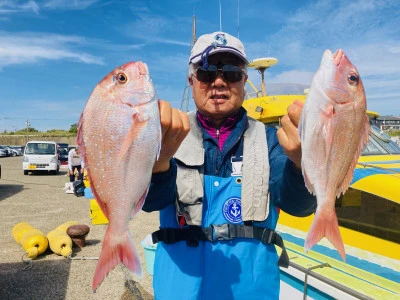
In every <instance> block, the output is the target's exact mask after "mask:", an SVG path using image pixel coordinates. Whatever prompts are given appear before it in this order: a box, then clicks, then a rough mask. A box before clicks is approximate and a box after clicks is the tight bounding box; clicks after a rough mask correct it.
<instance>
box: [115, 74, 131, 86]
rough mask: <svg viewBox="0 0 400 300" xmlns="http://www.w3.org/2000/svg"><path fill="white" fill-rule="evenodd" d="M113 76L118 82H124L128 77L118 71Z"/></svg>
mask: <svg viewBox="0 0 400 300" xmlns="http://www.w3.org/2000/svg"><path fill="white" fill-rule="evenodd" d="M115 78H116V79H117V81H118V82H119V83H122V84H124V83H126V82H127V80H128V77H126V75H125V74H124V73H118V74H117V76H115Z"/></svg>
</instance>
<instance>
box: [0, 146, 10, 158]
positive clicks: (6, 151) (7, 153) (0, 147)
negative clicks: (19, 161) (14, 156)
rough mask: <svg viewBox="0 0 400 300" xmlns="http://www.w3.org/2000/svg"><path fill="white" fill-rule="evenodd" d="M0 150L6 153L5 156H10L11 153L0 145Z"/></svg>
mask: <svg viewBox="0 0 400 300" xmlns="http://www.w3.org/2000/svg"><path fill="white" fill-rule="evenodd" d="M0 149H1V150H3V151H4V152H5V153H6V155H5V156H10V155H11V153H10V152H9V151H8V150H7V148H6V147H5V146H1V145H0Z"/></svg>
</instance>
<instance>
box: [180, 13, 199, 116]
mask: <svg viewBox="0 0 400 300" xmlns="http://www.w3.org/2000/svg"><path fill="white" fill-rule="evenodd" d="M196 40H197V38H196V15H194V16H193V21H192V42H191V44H190V51H192V48H193V46H194V44H195V43H196ZM189 55H190V53H189ZM189 98H190V88H189V82H188V80H187V78H186V76H185V88H184V89H183V95H182V101H181V108H180V110H181V111H186V112H187V111H188V109H189Z"/></svg>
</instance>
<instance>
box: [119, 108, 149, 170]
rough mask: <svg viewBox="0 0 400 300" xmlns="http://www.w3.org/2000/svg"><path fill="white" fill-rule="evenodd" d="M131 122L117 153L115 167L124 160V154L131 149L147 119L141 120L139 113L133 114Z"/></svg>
mask: <svg viewBox="0 0 400 300" xmlns="http://www.w3.org/2000/svg"><path fill="white" fill-rule="evenodd" d="M132 118H133V122H132V125H131V128H130V129H129V131H128V134H127V135H126V137H125V139H124V141H123V143H122V146H121V150H120V151H119V155H118V159H117V166H119V164H120V163H121V161H122V159H123V158H124V156H125V154H126V153H127V152H128V150H129V148H130V147H131V145H132V143H133V141H134V140H136V139H137V137H138V136H139V134H140V132H141V131H142V130H143V128H144V127H146V125H147V123H148V118H143V117H142V116H141V114H140V113H135V114H133V116H132Z"/></svg>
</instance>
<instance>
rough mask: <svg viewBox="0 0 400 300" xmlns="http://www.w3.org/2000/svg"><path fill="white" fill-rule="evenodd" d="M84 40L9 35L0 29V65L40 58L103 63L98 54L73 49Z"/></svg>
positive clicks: (73, 37)
mask: <svg viewBox="0 0 400 300" xmlns="http://www.w3.org/2000/svg"><path fill="white" fill-rule="evenodd" d="M87 43H88V42H87V41H86V39H84V38H82V37H78V36H63V35H56V34H44V33H19V34H11V33H4V32H0V68H1V67H4V66H7V65H13V64H22V63H35V62H38V61H40V60H69V61H76V62H80V63H85V64H100V65H102V64H104V61H103V59H102V58H101V57H96V56H94V55H91V54H89V53H86V52H84V51H80V50H77V48H79V46H82V45H85V44H87Z"/></svg>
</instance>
